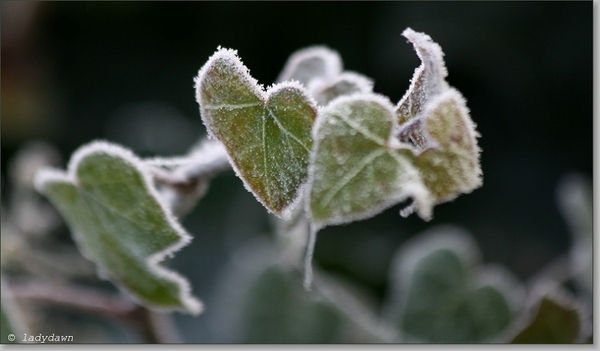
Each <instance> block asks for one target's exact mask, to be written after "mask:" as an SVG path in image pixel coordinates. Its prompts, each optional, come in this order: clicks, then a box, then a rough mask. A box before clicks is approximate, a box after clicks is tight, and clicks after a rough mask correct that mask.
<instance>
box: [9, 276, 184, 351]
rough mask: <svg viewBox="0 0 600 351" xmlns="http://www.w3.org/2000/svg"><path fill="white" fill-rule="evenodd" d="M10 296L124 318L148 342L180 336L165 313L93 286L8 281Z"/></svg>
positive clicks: (167, 341)
mask: <svg viewBox="0 0 600 351" xmlns="http://www.w3.org/2000/svg"><path fill="white" fill-rule="evenodd" d="M7 286H8V289H6V291H3V293H6V292H8V294H9V295H10V297H12V298H16V299H27V300H33V301H36V302H39V303H44V304H50V305H55V306H60V307H63V308H66V309H75V310H78V311H84V312H87V313H90V314H93V315H101V316H105V317H108V318H113V319H117V320H125V321H127V322H130V323H132V324H134V325H135V326H136V327H138V328H139V330H140V334H141V335H142V338H143V340H144V341H145V342H148V343H173V342H178V341H179V337H178V335H177V332H176V331H175V328H174V327H173V325H172V323H171V321H170V320H169V319H167V317H168V316H164V315H160V314H157V313H155V312H152V311H150V310H148V309H147V308H145V307H142V306H139V305H137V304H136V303H134V302H133V301H131V300H129V299H127V298H125V297H124V296H123V295H120V294H115V293H108V292H103V291H101V290H99V289H95V288H87V287H80V286H74V285H57V284H50V283H45V282H41V281H34V280H22V281H13V282H10V283H9V284H7Z"/></svg>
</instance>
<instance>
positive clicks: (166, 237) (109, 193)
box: [36, 142, 202, 314]
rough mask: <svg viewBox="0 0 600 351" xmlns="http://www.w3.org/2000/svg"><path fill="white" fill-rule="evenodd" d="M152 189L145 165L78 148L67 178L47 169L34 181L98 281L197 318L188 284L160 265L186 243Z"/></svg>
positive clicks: (119, 154) (97, 148)
mask: <svg viewBox="0 0 600 351" xmlns="http://www.w3.org/2000/svg"><path fill="white" fill-rule="evenodd" d="M151 184H152V183H151V180H150V176H149V174H148V171H147V169H146V167H145V165H144V164H143V163H142V161H140V160H139V159H138V158H137V157H136V156H135V155H133V154H132V153H131V152H130V151H129V150H127V149H124V148H122V147H120V146H117V145H114V144H109V143H106V142H93V143H91V144H89V145H86V146H83V147H81V148H80V149H79V150H78V151H77V152H75V154H74V155H73V157H72V158H71V161H70V164H69V169H68V173H65V172H62V171H59V170H54V169H45V170H42V171H40V172H39V173H38V174H37V177H36V189H37V190H38V191H39V192H41V193H43V194H44V195H46V196H47V197H48V198H49V199H50V201H51V202H52V203H53V204H54V205H55V206H56V207H57V208H58V210H59V211H60V212H61V214H62V215H63V216H64V218H65V219H66V221H67V223H68V224H69V227H70V228H71V232H72V235H73V237H74V239H75V241H76V242H77V244H78V246H79V248H80V250H81V251H82V254H83V255H84V256H85V257H86V258H88V259H89V260H91V261H93V262H95V263H96V265H97V268H98V271H99V275H100V276H101V277H103V278H105V279H109V280H110V281H112V282H113V283H115V284H116V285H117V286H118V287H120V288H121V289H123V290H125V291H127V292H129V293H130V294H131V295H132V296H133V297H134V298H135V299H136V300H138V301H139V302H141V303H143V304H145V305H147V306H148V307H151V308H155V309H159V310H172V309H176V310H183V311H187V312H189V313H192V314H198V313H200V312H201V309H202V305H201V303H200V302H199V301H197V300H196V299H195V298H193V297H192V296H191V295H190V286H189V283H188V281H187V280H186V279H185V278H183V277H182V276H180V275H178V274H176V273H175V272H173V271H171V270H168V269H166V268H164V267H162V266H161V265H159V263H160V262H161V261H163V260H164V258H165V257H167V256H171V255H173V253H174V252H176V251H177V250H179V249H180V248H181V247H183V246H185V245H187V244H188V243H189V241H190V240H191V238H190V236H189V235H188V234H187V233H186V232H185V231H184V229H183V228H182V227H181V226H180V225H179V223H178V222H177V221H176V220H175V219H174V218H173V216H172V215H171V213H170V211H169V210H168V208H167V207H166V206H165V205H164V204H163V203H162V202H161V201H160V200H159V196H158V193H157V191H156V190H155V189H154V188H153V187H152V185H151Z"/></svg>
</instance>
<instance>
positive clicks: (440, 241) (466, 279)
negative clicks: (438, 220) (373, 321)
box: [387, 227, 520, 343]
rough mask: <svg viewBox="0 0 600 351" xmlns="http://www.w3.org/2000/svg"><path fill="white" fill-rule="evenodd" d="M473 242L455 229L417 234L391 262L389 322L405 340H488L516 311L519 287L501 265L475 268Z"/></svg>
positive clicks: (445, 228) (500, 330)
mask: <svg viewBox="0 0 600 351" xmlns="http://www.w3.org/2000/svg"><path fill="white" fill-rule="evenodd" d="M479 261H480V253H479V250H478V248H477V246H476V244H475V243H474V242H473V239H472V238H471V237H470V236H469V235H468V234H467V233H465V232H463V231H462V230H460V229H458V228H454V227H442V228H438V229H435V230H431V231H430V232H428V233H425V234H421V235H419V236H418V237H416V238H415V239H413V240H412V241H411V242H408V243H406V244H404V245H403V247H402V248H401V249H400V250H399V251H398V253H397V254H396V255H395V257H394V261H393V264H392V276H391V280H392V282H393V283H392V289H391V291H390V295H389V298H390V303H389V305H388V311H387V315H388V319H389V320H391V321H392V322H393V323H396V325H397V326H398V327H399V328H400V329H401V331H402V332H403V334H404V338H405V339H406V341H409V342H410V341H421V342H435V343H437V342H441V343H470V342H486V341H493V340H494V339H495V338H498V337H499V336H500V335H501V334H502V333H503V332H504V331H505V330H506V328H507V327H508V326H509V324H510V323H511V321H512V319H513V316H514V314H515V311H516V310H517V309H518V301H519V299H518V295H517V294H518V293H519V292H520V289H518V285H517V284H516V283H514V281H515V279H514V278H513V277H512V276H511V275H510V274H509V273H508V272H507V271H505V270H503V269H501V268H500V267H497V266H496V267H480V266H479Z"/></svg>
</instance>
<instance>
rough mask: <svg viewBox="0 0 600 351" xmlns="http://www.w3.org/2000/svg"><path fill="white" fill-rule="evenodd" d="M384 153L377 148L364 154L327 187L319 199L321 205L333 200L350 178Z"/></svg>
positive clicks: (325, 205) (327, 204)
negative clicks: (350, 168) (325, 192)
mask: <svg viewBox="0 0 600 351" xmlns="http://www.w3.org/2000/svg"><path fill="white" fill-rule="evenodd" d="M385 153H386V151H385V150H382V149H377V150H374V151H373V152H371V153H370V154H368V155H367V156H365V157H364V158H363V159H362V160H361V162H360V163H358V164H357V165H356V167H354V169H353V170H352V171H351V172H348V173H346V175H345V176H344V177H342V179H340V181H339V182H337V183H336V184H335V185H334V186H333V187H331V188H330V189H329V191H328V192H327V194H326V195H325V197H324V198H323V200H322V201H321V205H323V207H327V206H329V203H330V202H331V200H333V198H334V197H335V196H336V195H337V194H338V193H339V192H340V191H341V190H342V188H344V187H345V186H346V185H347V184H348V183H349V182H350V181H351V180H352V179H354V177H356V176H357V175H358V174H359V173H360V172H361V171H362V170H363V169H364V168H365V167H366V166H367V165H368V164H369V163H371V162H372V161H373V160H374V159H376V158H377V157H379V156H381V155H383V154H385Z"/></svg>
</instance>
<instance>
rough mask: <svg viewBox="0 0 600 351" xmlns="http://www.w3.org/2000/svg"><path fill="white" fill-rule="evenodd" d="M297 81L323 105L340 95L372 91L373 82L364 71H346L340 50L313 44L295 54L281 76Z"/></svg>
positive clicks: (280, 78) (281, 80)
mask: <svg viewBox="0 0 600 351" xmlns="http://www.w3.org/2000/svg"><path fill="white" fill-rule="evenodd" d="M287 80H296V81H298V82H300V83H301V84H303V85H304V86H305V87H306V89H307V90H308V93H309V94H310V95H311V96H312V97H313V98H314V99H315V100H316V102H317V103H318V104H319V105H320V106H325V105H327V104H328V103H329V102H330V101H331V100H333V99H334V98H336V97H338V96H342V95H350V94H353V93H368V92H371V91H372V90H373V81H372V80H371V79H369V78H367V77H365V76H363V75H362V74H358V73H354V72H342V59H341V58H340V56H339V54H338V53H337V52H336V51H333V50H331V49H329V48H327V47H324V46H311V47H308V48H305V49H301V50H298V51H296V52H295V53H293V54H292V55H291V56H290V58H289V59H288V61H287V63H286V65H285V66H284V68H283V71H282V73H281V74H280V75H279V78H278V79H277V81H278V82H283V81H287Z"/></svg>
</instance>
